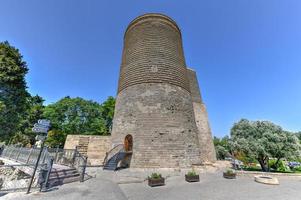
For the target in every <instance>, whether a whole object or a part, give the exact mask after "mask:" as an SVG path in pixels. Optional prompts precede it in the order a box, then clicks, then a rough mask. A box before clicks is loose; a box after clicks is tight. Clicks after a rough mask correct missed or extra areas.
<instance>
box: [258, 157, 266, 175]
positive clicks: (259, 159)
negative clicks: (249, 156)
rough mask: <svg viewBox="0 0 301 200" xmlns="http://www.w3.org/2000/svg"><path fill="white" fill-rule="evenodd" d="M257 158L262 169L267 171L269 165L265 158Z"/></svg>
mask: <svg viewBox="0 0 301 200" xmlns="http://www.w3.org/2000/svg"><path fill="white" fill-rule="evenodd" d="M257 160H258V162H259V164H260V166H261V169H262V171H264V172H267V171H268V167H267V164H266V162H265V160H264V159H263V158H258V159H257Z"/></svg>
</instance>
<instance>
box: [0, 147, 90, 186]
mask: <svg viewBox="0 0 301 200" xmlns="http://www.w3.org/2000/svg"><path fill="white" fill-rule="evenodd" d="M40 150H41V149H40V148H26V147H16V146H4V148H3V149H2V153H1V157H3V158H6V159H9V160H12V161H16V162H18V163H20V164H21V165H23V166H29V167H33V166H34V165H35V164H36V162H37V158H38V155H39V152H40ZM53 164H58V165H65V166H69V167H71V168H76V169H77V171H78V172H79V173H80V182H83V181H84V178H85V171H86V166H87V157H86V156H83V155H81V154H80V153H79V152H78V151H77V148H75V149H60V148H47V147H44V149H43V151H42V154H41V159H40V161H39V165H38V170H39V173H41V172H44V173H45V174H48V175H49V174H50V171H51V169H52V165H53ZM21 165H20V166H21ZM3 167H5V166H3ZM39 176H41V175H39ZM46 179H47V176H46ZM45 185H47V182H46V183H45Z"/></svg>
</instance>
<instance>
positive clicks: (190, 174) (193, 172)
mask: <svg viewBox="0 0 301 200" xmlns="http://www.w3.org/2000/svg"><path fill="white" fill-rule="evenodd" d="M186 175H187V176H196V175H197V173H196V172H195V171H189V172H188V173H187V174H186Z"/></svg>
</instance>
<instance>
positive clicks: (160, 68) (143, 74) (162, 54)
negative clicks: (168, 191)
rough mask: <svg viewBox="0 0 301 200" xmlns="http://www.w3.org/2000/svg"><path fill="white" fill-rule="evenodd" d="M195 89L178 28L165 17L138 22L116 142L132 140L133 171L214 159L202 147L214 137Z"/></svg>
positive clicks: (125, 59)
mask: <svg viewBox="0 0 301 200" xmlns="http://www.w3.org/2000/svg"><path fill="white" fill-rule="evenodd" d="M190 74H192V76H193V78H195V79H194V81H192V82H191V81H189V79H190V78H188V76H190ZM195 84H196V85H197V86H195V87H194V86H192V85H195ZM192 89H193V92H192V91H191V90H192ZM194 90H198V84H197V80H196V77H195V73H193V72H192V71H189V70H188V69H187V68H186V64H185V58H184V53H183V47H182V38H181V32H180V29H179V27H178V26H177V24H176V23H175V22H174V21H173V20H172V19H170V18H169V17H167V16H165V15H161V14H145V15H142V16H140V17H137V18H136V19H134V20H133V21H132V22H131V23H130V24H129V26H128V27H127V30H126V32H125V35H124V48H123V53H122V62H121V69H120V77H119V85H118V94H117V99H116V106H115V116H114V120H113V129H112V138H111V139H112V144H113V146H115V145H118V144H122V143H124V141H125V138H126V137H128V136H130V137H131V142H132V158H131V162H130V166H131V167H142V168H145V167H149V168H159V167H162V168H169V167H171V168H173V167H190V166H191V165H193V164H201V162H202V161H204V160H214V159H204V157H205V158H207V157H208V156H207V155H205V154H203V151H204V152H205V150H204V149H205V148H201V147H200V146H203V145H205V146H208V145H207V142H208V141H209V140H210V138H211V133H210V129H209V125H208V121H207V114H206V110H205V107H204V106H203V105H204V104H203V103H202V101H201V100H200V99H201V96H200V95H199V92H198V91H194ZM194 94H195V95H194ZM199 108H200V109H201V110H199ZM195 115H196V116H199V119H200V120H199V123H198V124H197V123H196V122H197V121H196V120H195ZM203 126H206V127H205V128H204V127H203ZM200 131H204V132H202V133H200ZM202 137H204V138H206V141H205V140H204V141H203V138H202ZM209 143H210V142H209ZM211 143H212V141H211ZM210 151H211V150H210ZM206 154H207V150H206ZM208 155H209V154H208Z"/></svg>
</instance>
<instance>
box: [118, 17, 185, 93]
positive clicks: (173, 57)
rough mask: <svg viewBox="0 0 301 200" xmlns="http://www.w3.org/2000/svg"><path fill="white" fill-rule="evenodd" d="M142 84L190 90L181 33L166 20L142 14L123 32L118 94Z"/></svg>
mask: <svg viewBox="0 0 301 200" xmlns="http://www.w3.org/2000/svg"><path fill="white" fill-rule="evenodd" d="M141 83H168V84H172V85H176V86H179V87H182V88H184V89H186V90H187V91H189V83H188V80H187V76H186V64H185V58H184V53H183V49H182V39H181V33H180V30H179V28H178V27H177V25H176V23H175V22H174V21H173V20H171V19H170V18H169V17H166V16H163V15H156V14H150V15H143V16H141V17H138V18H136V19H135V20H133V21H132V22H131V24H130V25H129V26H128V29H127V31H126V33H125V37H124V48H123V55H122V63H121V68H120V78H119V87H118V92H120V91H121V90H123V89H125V88H126V87H130V86H133V85H137V84H141Z"/></svg>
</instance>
